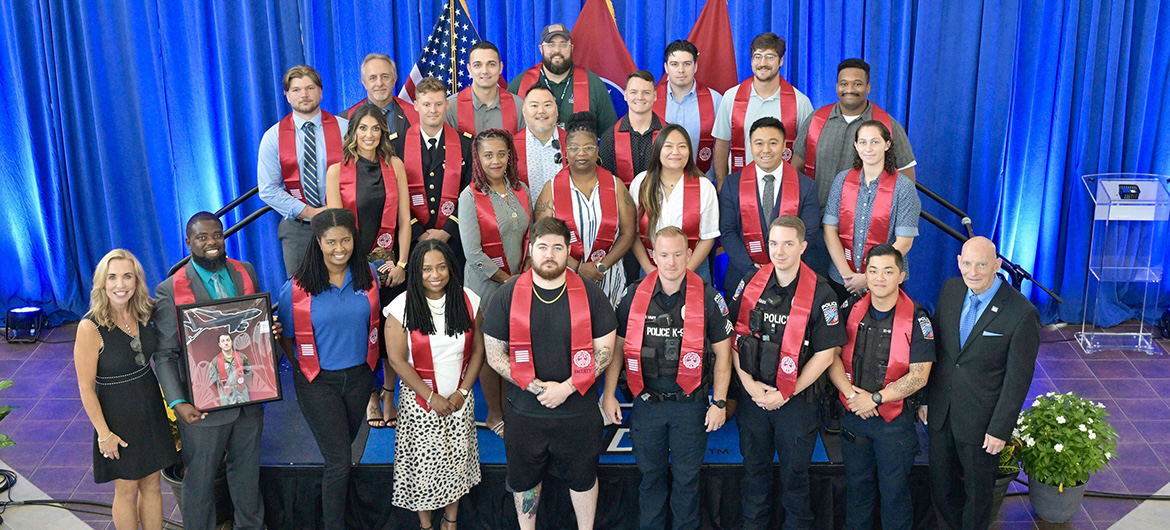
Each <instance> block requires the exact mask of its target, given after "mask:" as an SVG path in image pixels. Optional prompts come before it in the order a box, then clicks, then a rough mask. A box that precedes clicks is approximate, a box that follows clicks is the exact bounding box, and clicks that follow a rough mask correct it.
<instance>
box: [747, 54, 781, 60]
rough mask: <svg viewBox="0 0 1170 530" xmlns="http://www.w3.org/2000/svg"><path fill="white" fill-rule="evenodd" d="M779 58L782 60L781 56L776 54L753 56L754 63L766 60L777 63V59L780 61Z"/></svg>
mask: <svg viewBox="0 0 1170 530" xmlns="http://www.w3.org/2000/svg"><path fill="white" fill-rule="evenodd" d="M779 58H780V56H779V55H776V54H774V53H755V54H752V60H753V61H764V60H768V61H775V60H776V59H779Z"/></svg>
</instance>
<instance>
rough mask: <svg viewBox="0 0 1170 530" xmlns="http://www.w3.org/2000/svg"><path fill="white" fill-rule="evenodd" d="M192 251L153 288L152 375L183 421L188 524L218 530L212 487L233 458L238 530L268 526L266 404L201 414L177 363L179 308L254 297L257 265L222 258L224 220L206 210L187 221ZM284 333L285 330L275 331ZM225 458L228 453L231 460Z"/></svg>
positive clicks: (231, 481)
mask: <svg viewBox="0 0 1170 530" xmlns="http://www.w3.org/2000/svg"><path fill="white" fill-rule="evenodd" d="M187 247H188V248H189V249H190V250H191V261H190V262H188V263H187V264H186V265H184V266H183V268H182V269H179V271H178V272H176V273H175V274H174V275H173V276H171V277H170V278H167V279H166V280H163V282H162V283H160V284H158V287H155V289H154V293H155V297H156V298H158V301H157V302H156V303H155V306H154V322H155V324H156V325H157V326H158V330H159V338H160V340H159V351H157V352H155V353H154V371H155V374H156V376H157V377H158V381H159V384H160V385H161V386H162V389H163V393H164V394H165V395H166V400H167V403H168V404H169V405H170V406H171V408H173V409H174V410H175V416H177V417H178V418H179V422H178V424H179V434H180V436H181V437H182V440H183V465H184V467H185V468H186V471H185V473H186V474H185V475H184V476H183V505H182V506H181V509H182V511H183V524H184V525H186V527H187V528H199V529H207V528H215V527H216V524H215V523H216V521H215V496H214V495H215V494H214V487H213V482H214V480H215V474H216V472H217V471H218V470H219V464H220V462H221V461H223V460H225V458H226V460H227V479H228V487H229V488H230V490H231V495H232V504H233V505H234V506H235V517H234V521H233V528H248V529H253V528H254V529H260V528H263V527H264V505H263V504H261V502H260V432H261V430H262V428H263V426H264V409H263V407H262V406H261V405H246V406H243V407H237V408H230V409H224V410H218V411H214V412H202V411H200V410H198V409H196V408H195V406H194V405H192V404H191V396H188V395H187V384H186V381H187V377H188V375H187V374H185V373H184V372H183V370H182V369H181V368H180V365H179V355H181V349H180V347H179V330H178V313H177V311H176V309H175V308H176V306H179V305H184V304H190V303H194V302H205V301H210V300H218V299H221V298H231V297H234V296H243V295H245V294H252V293H255V292H256V286H257V282H256V271H255V270H253V269H252V265H251V264H249V263H246V262H240V261H235V260H231V259H228V257H227V255H225V254H224V244H223V223H222V222H220V220H219V219H218V218H217V217H215V215H214V214H211V213H208V212H199V213H197V214H195V215H194V216H192V217H191V219H190V220H189V221H187ZM277 332H279V330H277ZM225 455H226V456H225Z"/></svg>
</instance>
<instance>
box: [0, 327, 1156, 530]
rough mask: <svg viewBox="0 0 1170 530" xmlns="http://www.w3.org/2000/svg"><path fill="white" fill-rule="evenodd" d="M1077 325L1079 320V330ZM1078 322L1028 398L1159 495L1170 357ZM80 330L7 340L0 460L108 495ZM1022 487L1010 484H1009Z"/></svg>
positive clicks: (1098, 502) (1091, 523) (1128, 483)
mask: <svg viewBox="0 0 1170 530" xmlns="http://www.w3.org/2000/svg"><path fill="white" fill-rule="evenodd" d="M1078 329H1079V327H1078ZM1074 331H1076V330H1074V329H1073V327H1071V326H1070V327H1066V328H1063V329H1055V330H1046V331H1045V332H1044V333H1043V334H1042V337H1041V339H1042V340H1043V341H1044V343H1043V344H1042V345H1041V348H1040V354H1039V366H1038V368H1037V370H1036V376H1035V379H1034V381H1033V383H1032V390H1031V393H1030V395H1035V394H1038V393H1043V392H1048V391H1051V390H1057V391H1062V392H1064V391H1074V392H1078V393H1080V394H1081V395H1082V396H1084V397H1086V398H1090V399H1093V400H1098V401H1101V402H1103V403H1105V405H1106V406H1107V407H1108V409H1109V410H1110V412H1111V413H1112V418H1111V419H1112V422H1113V425H1114V427H1116V428H1117V430H1118V432H1119V434H1120V443H1119V446H1118V457H1117V458H1116V459H1115V460H1114V461H1113V465H1112V466H1111V467H1110V468H1108V469H1106V470H1105V471H1104V472H1102V473H1099V474H1097V475H1095V476H1094V477H1093V479H1092V480H1091V481H1090V482H1089V489H1090V490H1097V491H1108V492H1116V493H1146V494H1148V493H1152V492H1155V491H1157V490H1159V489H1161V488H1162V487H1163V486H1165V485H1167V484H1168V483H1170V356H1166V355H1162V356H1153V357H1150V356H1146V355H1144V354H1123V353H1118V352H1106V353H1100V354H1095V355H1092V356H1086V355H1084V354H1083V353H1081V351H1080V348H1079V346H1077V344H1076V342H1075V341H1073V340H1072V337H1073V332H1074ZM73 333H74V332H73V327H72V326H64V327H61V328H57V329H54V330H52V332H50V333H49V334H48V336H47V337H46V338H45V342H41V343H37V344H32V345H23V344H5V343H2V342H0V379H11V380H14V381H16V384H15V385H14V386H12V387H11V388H8V389H6V390H4V391H0V403H2V404H9V405H16V406H18V407H19V408H17V409H15V410H13V411H12V413H11V414H10V415H9V416H8V417H7V418H6V419H5V420H4V421H3V422H2V423H0V432H4V433H6V434H8V435H9V436H11V437H12V439H13V440H15V441H16V445H14V446H12V447H9V448H5V449H2V450H0V458H2V459H3V460H4V461H5V462H7V463H8V464H10V465H11V466H13V467H14V468H16V470H17V471H18V472H20V473H21V474H23V475H25V476H27V477H28V478H29V480H30V481H31V482H32V483H34V484H35V485H37V486H38V487H39V488H40V489H42V490H44V491H45V493H46V494H47V495H49V496H51V497H52V498H54V499H83V500H92V501H100V502H107V503H108V502H110V501H111V500H112V499H113V487H112V485H109V484H94V483H93V470H92V465H91V459H92V446H91V443H92V442H91V441H90V437H91V436H92V434H91V432H92V431H91V429H92V427H91V426H90V424H89V420H88V419H87V418H86V415H85V412H84V411H83V410H82V407H81V401H80V399H79V398H78V393H77V381H76V376H75V373H74V370H73V363H72V355H73V349H72V348H73V347H72V343H71V342H65V341H69V340H71V339H72V338H73ZM1022 489H1024V488H1022V487H1017V486H1013V487H1012V491H1020V490H1022ZM163 505H164V512H163V513H164V514H165V515H166V516H167V517H168V518H170V519H173V520H176V521H178V520H181V514H180V513H179V510H178V508H177V507H176V503H175V497H174V495H173V494H172V493H171V491H170V489H169V488H168V487H167V486H165V485H164V486H163ZM1137 506H1138V503H1137V502H1136V501H1132V500H1112V499H1095V498H1087V499H1086V501H1085V503H1084V506H1083V507H1082V509H1081V511H1080V512H1079V513H1078V514H1077V515H1076V516H1075V517H1074V518H1073V520H1072V521H1071V522H1069V523H1067V524H1064V525H1050V524H1048V523H1044V522H1037V521H1036V520H1035V516H1034V514H1033V512H1032V509H1031V507H1030V505H1029V504H1028V500H1027V496H1026V495H1023V496H1013V497H1009V498H1007V499H1006V500H1005V502H1004V505H1003V509H1002V510H1001V511H1000V515H999V518H998V521H996V523H995V524H994V525H993V528H1002V529H1017V528H1020V529H1024V528H1031V529H1044V528H1086V529H1103V528H1109V527H1110V526H1111V525H1113V523H1114V522H1116V521H1118V520H1119V519H1121V518H1122V517H1124V516H1125V515H1126V514H1127V513H1129V512H1130V511H1131V510H1133V509H1134V508H1135V507H1137ZM80 517H81V519H82V520H84V521H86V522H87V523H89V524H90V525H92V526H93V527H94V528H113V525H112V524H111V523H110V519H109V517H104V516H96V515H88V514H80Z"/></svg>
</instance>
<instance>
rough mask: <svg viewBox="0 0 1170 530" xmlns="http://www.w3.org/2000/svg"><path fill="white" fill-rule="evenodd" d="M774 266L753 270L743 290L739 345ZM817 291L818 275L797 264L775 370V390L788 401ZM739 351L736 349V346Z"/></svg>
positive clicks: (737, 325)
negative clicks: (750, 278)
mask: <svg viewBox="0 0 1170 530" xmlns="http://www.w3.org/2000/svg"><path fill="white" fill-rule="evenodd" d="M775 269H776V266H775V265H773V264H772V263H768V264H767V265H764V266H763V267H760V269H759V270H758V271H756V275H755V276H752V281H751V282H748V284H747V285H746V286H745V287H744V289H743V299H742V300H740V304H739V315H737V316H736V321H735V334H736V341H735V342H733V343H732V345H735V344H738V343H739V336H741V335H751V333H752V332H751V328H749V327H748V319H749V315H750V314H751V312H752V309H754V308H755V307H756V302H759V301H760V295H761V294H763V292H764V287H766V286H767V285H768V278H771V277H772V274H773V272H774V271H775ZM816 290H817V273H815V272H813V270H812V269H810V268H809V267H808V265H805V264H804V262H801V263H800V273H799V276H798V277H797V279H796V294H794V295H793V296H792V305H791V307H790V308H789V310H788V322H787V323H786V324H785V325H784V338H783V339H782V341H781V342H780V365H779V366H778V367H777V368H776V389H777V390H779V391H780V392H781V393H782V394H783V395H784V398H785V399H788V398H791V397H792V394H793V392H795V391H796V375H797V373H796V372H797V367H798V366H800V364H799V362H800V349H801V348H802V347H803V346H804V335H805V331H806V329H807V328H808V317H809V314H811V313H812V303H813V295H814V294H816ZM736 350H737V351H738V346H737V347H736Z"/></svg>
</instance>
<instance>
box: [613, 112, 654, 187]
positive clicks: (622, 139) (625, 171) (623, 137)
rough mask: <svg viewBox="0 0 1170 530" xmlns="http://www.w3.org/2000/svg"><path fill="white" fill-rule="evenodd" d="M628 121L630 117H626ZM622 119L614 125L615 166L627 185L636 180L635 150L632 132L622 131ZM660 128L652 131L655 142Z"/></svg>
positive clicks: (618, 174)
mask: <svg viewBox="0 0 1170 530" xmlns="http://www.w3.org/2000/svg"><path fill="white" fill-rule="evenodd" d="M625 121H626V123H629V118H628V117H627V118H626V120H625ZM621 126H622V120H618V122H617V123H615V124H614V125H613V155H614V157H613V158H614V160H613V168H614V169H615V170H616V171H617V176H618V178H620V179H622V182H623V183H625V185H626V187H629V186H630V183H631V182H633V181H634V152H633V149H631V148H630V132H629V131H622V130H621ZM658 131H659V129H655V130H653V131H651V132H650V141H651V142H653V141H654V139H655V138H658Z"/></svg>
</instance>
